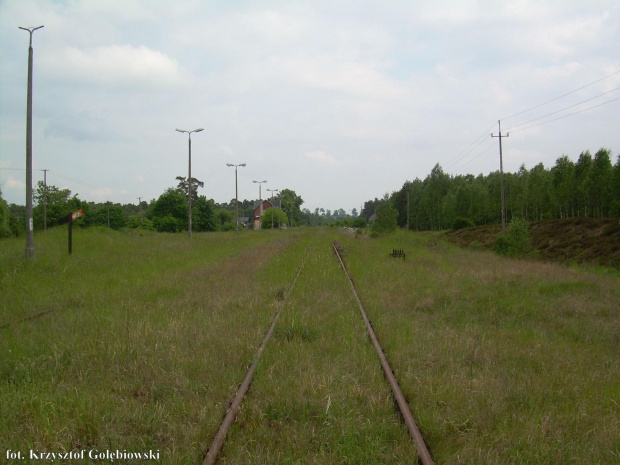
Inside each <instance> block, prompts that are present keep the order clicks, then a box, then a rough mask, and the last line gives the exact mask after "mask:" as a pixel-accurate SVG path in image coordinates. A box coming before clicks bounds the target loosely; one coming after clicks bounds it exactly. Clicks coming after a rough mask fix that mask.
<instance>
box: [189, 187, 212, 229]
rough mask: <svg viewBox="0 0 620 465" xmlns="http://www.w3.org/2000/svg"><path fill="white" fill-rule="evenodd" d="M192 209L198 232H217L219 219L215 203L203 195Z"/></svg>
mask: <svg viewBox="0 0 620 465" xmlns="http://www.w3.org/2000/svg"><path fill="white" fill-rule="evenodd" d="M192 207H193V211H192V213H193V214H194V217H195V222H196V223H195V224H196V231H198V232H206V231H215V230H216V228H217V218H216V216H215V205H214V204H213V201H211V200H207V198H206V197H205V196H204V195H201V196H200V197H198V199H197V200H196V202H195V203H194V204H193V205H192Z"/></svg>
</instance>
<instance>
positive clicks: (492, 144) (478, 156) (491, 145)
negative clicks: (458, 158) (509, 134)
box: [454, 134, 495, 169]
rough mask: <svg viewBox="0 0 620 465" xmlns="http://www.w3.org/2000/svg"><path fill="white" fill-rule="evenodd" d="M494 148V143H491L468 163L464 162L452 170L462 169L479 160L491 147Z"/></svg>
mask: <svg viewBox="0 0 620 465" xmlns="http://www.w3.org/2000/svg"><path fill="white" fill-rule="evenodd" d="M486 136H488V134H486ZM494 146H495V141H492V142H491V143H490V144H489V145H487V147H486V148H485V149H484V150H483V151H482V152H480V153H478V155H476V156H475V157H474V158H472V159H470V160H469V161H466V162H465V163H463V164H462V165H459V166H456V167H455V168H454V169H458V168H463V167H464V166H467V165H469V164H470V163H471V162H472V161H474V160H476V159H478V158H480V157H481V156H482V155H484V154H485V153H487V152H488V151H489V150H490V149H491V147H494Z"/></svg>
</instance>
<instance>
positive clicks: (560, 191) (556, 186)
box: [551, 155, 575, 218]
mask: <svg viewBox="0 0 620 465" xmlns="http://www.w3.org/2000/svg"><path fill="white" fill-rule="evenodd" d="M551 178H552V181H551V184H552V190H551V193H552V195H551V197H552V199H553V203H554V206H555V209H556V211H557V212H558V213H559V216H560V218H567V217H568V216H574V206H573V192H574V190H575V164H574V163H573V161H572V160H571V159H570V158H568V156H566V155H562V156H561V157H560V158H558V159H557V160H556V162H555V166H554V167H553V168H552V169H551Z"/></svg>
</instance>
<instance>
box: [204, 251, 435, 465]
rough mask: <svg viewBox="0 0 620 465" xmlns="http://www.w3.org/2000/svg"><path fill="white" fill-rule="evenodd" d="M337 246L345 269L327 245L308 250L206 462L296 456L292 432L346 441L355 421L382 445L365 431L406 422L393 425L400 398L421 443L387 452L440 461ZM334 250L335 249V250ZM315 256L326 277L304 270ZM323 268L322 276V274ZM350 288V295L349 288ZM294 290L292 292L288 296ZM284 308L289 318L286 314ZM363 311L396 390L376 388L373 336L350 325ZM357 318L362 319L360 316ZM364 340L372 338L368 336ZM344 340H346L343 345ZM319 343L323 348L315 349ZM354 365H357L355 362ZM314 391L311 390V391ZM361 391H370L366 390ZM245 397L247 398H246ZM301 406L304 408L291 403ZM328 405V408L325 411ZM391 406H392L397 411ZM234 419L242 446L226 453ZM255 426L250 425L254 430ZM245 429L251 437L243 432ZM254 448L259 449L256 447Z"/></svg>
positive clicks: (404, 458) (404, 459) (399, 458)
mask: <svg viewBox="0 0 620 465" xmlns="http://www.w3.org/2000/svg"><path fill="white" fill-rule="evenodd" d="M330 249H331V250H332V252H334V253H335V256H336V257H337V260H338V262H339V263H340V268H341V270H342V271H338V270H337V267H334V266H333V265H330V266H329V267H328V266H327V265H326V263H325V262H326V260H327V259H326V256H327V253H326V250H325V248H320V247H313V249H312V252H313V253H312V254H311V250H309V251H308V254H307V255H306V257H305V258H304V261H303V263H302V264H301V266H300V267H299V269H298V271H297V274H296V276H295V279H294V280H293V283H292V285H291V286H290V288H289V290H288V291H287V292H286V294H285V298H284V300H283V301H282V302H281V304H280V305H279V307H278V310H277V312H276V315H275V316H274V318H273V320H272V323H271V325H270V327H269V329H268V331H267V333H266V336H265V338H264V340H263V342H262V344H261V346H260V347H259V349H258V350H257V352H256V354H255V356H254V360H253V363H252V365H251V366H250V368H249V369H248V372H247V374H246V376H245V378H244V380H243V382H242V383H241V384H240V386H239V389H238V392H237V394H236V396H235V398H234V399H233V400H232V401H231V404H230V407H229V409H228V411H227V413H226V415H225V417H224V420H223V421H222V423H221V425H220V428H219V430H218V432H217V433H216V435H215V436H214V438H213V441H212V443H211V446H210V447H209V448H208V450H207V451H206V456H205V458H204V461H203V465H210V464H214V463H216V462H218V461H221V462H225V463H237V462H239V461H244V459H243V457H245V458H246V459H247V463H259V462H254V461H253V459H252V458H251V457H253V456H256V457H257V458H256V460H261V458H258V455H260V454H262V455H261V457H262V460H269V461H273V460H277V458H278V457H280V458H286V457H287V455H286V454H292V455H293V456H294V454H295V452H294V450H295V447H296V445H295V444H288V445H287V444H286V442H287V441H291V440H294V439H292V438H291V435H292V436H293V437H297V438H298V439H297V440H298V441H299V442H303V441H306V440H308V438H307V437H305V436H310V439H309V440H310V441H314V442H318V443H321V442H323V443H325V444H330V443H331V442H332V440H333V442H338V443H342V442H345V443H346V442H347V439H343V438H344V436H346V435H347V434H349V433H347V431H348V428H351V431H353V430H355V432H354V433H351V434H355V435H356V436H357V437H356V440H357V441H358V442H359V441H361V444H362V446H361V447H369V448H372V447H375V448H376V447H381V445H379V446H377V445H376V444H371V443H370V442H369V441H370V439H368V438H364V435H365V434H366V433H368V435H371V434H375V429H376V430H380V429H382V428H386V427H387V426H386V425H390V426H389V427H390V428H396V429H400V428H402V427H399V426H398V425H394V423H398V421H397V420H394V418H393V417H394V415H396V413H395V412H394V411H393V410H391V409H392V407H390V405H394V404H396V405H397V406H398V409H399V413H400V415H401V418H402V421H403V422H404V423H405V425H406V426H407V430H408V432H409V436H410V438H411V439H412V441H413V444H414V445H415V449H413V448H411V446H402V442H401V446H400V447H398V446H397V445H394V444H393V447H394V448H398V449H403V450H402V451H401V450H397V451H390V454H392V453H393V454H395V455H394V456H393V457H391V458H390V457H385V458H386V460H385V462H384V463H389V462H390V461H394V462H398V463H420V464H422V465H431V464H433V460H432V458H431V455H430V453H429V451H428V448H427V447H426V445H425V443H424V440H423V439H422V435H421V433H420V431H419V429H418V427H417V424H416V422H415V420H414V419H413V416H412V414H411V411H410V409H409V406H408V404H407V402H406V400H405V397H404V396H403V394H402V392H401V391H400V388H399V386H398V382H397V381H396V378H395V376H394V374H393V371H392V369H391V368H390V366H389V363H388V361H387V357H386V356H385V354H384V352H383V349H382V348H381V345H380V343H379V341H378V339H377V337H376V335H375V333H374V330H373V328H372V325H371V323H370V321H369V319H368V317H367V315H366V312H365V310H364V308H363V305H362V302H361V300H360V298H359V296H358V294H357V292H356V289H355V286H354V284H353V280H352V279H351V276H350V275H349V273H348V271H347V269H346V266H345V264H344V262H343V259H342V257H341V254H340V250H339V248H338V246H337V245H336V244H330ZM334 253H332V256H333V255H334ZM313 259H314V263H312V264H311V265H310V266H313V267H315V269H320V270H321V271H322V275H323V276H322V277H320V274H321V273H318V275H317V274H316V273H313V274H311V275H310V278H306V279H304V276H303V270H304V268H305V264H306V262H307V261H310V262H312V261H313ZM321 260H322V261H321ZM331 261H332V263H334V262H335V261H334V259H333V258H332V259H331ZM317 267H318V268H317ZM342 272H344V274H345V275H346V281H348V283H349V284H350V286H349V291H346V287H347V286H346V285H345V286H343V281H344V278H343V275H342ZM313 276H314V278H313ZM316 276H319V277H318V278H317V277H316ZM307 281H312V282H307ZM296 283H298V285H297V287H298V288H299V287H303V289H302V290H301V291H299V292H296V289H295V284H296ZM347 292H348V296H347V295H345V294H346V293H347ZM291 296H292V298H291V299H289V297H291ZM343 302H346V304H345V305H343ZM355 303H356V304H357V306H358V308H359V311H360V313H358V314H357V316H355V314H354V311H352V310H353V308H354V305H355ZM341 305H343V308H338V307H340V306H341ZM293 309H294V311H293ZM292 313H294V314H292ZM281 314H282V318H280V316H281ZM360 314H361V316H362V319H363V321H364V326H365V328H366V331H368V337H369V339H370V340H371V341H372V345H373V347H374V349H375V350H376V353H377V355H378V356H379V361H380V364H381V366H382V368H383V373H384V377H385V380H387V382H388V384H389V386H390V390H391V391H390V394H388V393H387V391H382V392H376V390H377V364H376V357H374V361H373V360H372V358H373V357H372V355H370V351H372V349H371V348H369V345H368V344H367V342H366V343H364V342H363V341H364V337H362V336H360V334H359V331H357V334H355V330H354V329H351V327H355V326H356V325H358V324H359V315H360ZM338 320H344V323H345V324H344V325H343V326H342V327H337V325H338V324H340V323H341V322H339V321H338ZM355 320H357V322H358V323H355V322H354V321H355ZM289 325H290V326H289ZM357 327H359V326H357ZM280 328H281V329H280ZM346 328H348V329H346ZM278 330H279V331H278ZM274 332H276V334H277V335H278V337H276V339H277V340H278V341H277V342H275V343H273V344H274V345H277V346H278V347H276V348H275V349H273V354H271V356H270V358H269V360H267V361H265V362H264V363H262V362H261V363H260V365H261V367H263V366H264V368H265V369H264V370H262V373H259V377H260V376H261V375H262V379H261V380H260V381H254V382H255V386H254V387H253V388H252V393H253V394H254V395H253V397H254V398H255V399H252V400H251V401H250V403H251V405H250V406H249V407H248V408H247V409H248V411H249V413H247V414H245V415H243V414H241V416H242V418H238V415H239V411H240V409H241V405H242V402H243V399H244V396H245V395H246V393H247V392H248V390H249V388H250V384H251V383H252V382H253V378H254V375H255V373H256V371H257V367H258V366H259V359H260V358H261V357H262V356H263V354H264V353H265V352H266V351H267V350H266V348H267V344H268V342H269V339H270V338H271V337H272V335H273V334H274ZM319 334H322V336H321V337H319V336H318V335H319ZM291 340H292V341H293V342H296V343H297V344H298V347H297V349H296V351H295V353H294V354H293V355H291V354H290V353H289V352H290V349H289V348H288V347H287V344H286V341H291ZM365 340H366V341H368V339H365ZM313 341H314V342H318V343H319V344H320V348H319V349H314V350H311V349H310V348H309V347H310V346H311V345H310V344H309V343H310V342H313ZM339 345H341V347H338V346H339ZM315 347H316V346H315ZM315 351H317V352H318V353H317V354H313V353H314V352H315ZM344 355H346V356H347V357H349V358H351V359H352V361H347V362H343V361H342V360H340V359H341V358H342V357H343V356H344ZM329 356H333V357H334V358H335V359H339V361H338V362H336V361H335V360H334V361H333V363H330V360H329ZM339 364H341V365H343V367H341V366H339ZM350 365H351V366H353V367H355V368H356V369H355V370H351V369H349V368H348V367H349V366H350ZM361 365H363V366H361ZM267 367H269V368H267ZM259 371H260V370H259ZM285 377H286V378H287V379H292V380H293V381H292V382H290V385H289V387H288V388H285V386H287V384H286V383H285V382H281V383H280V382H279V380H283V379H284V378H285ZM267 378H269V380H267ZM347 378H348V383H349V385H346V384H344V385H343V384H342V380H343V379H347ZM372 380H374V383H375V384H373V381H372ZM381 389H386V388H381ZM308 392H310V393H311V394H310V395H306V394H304V393H308ZM360 392H363V393H364V394H363V395H362V396H361V398H360ZM324 394H325V395H324ZM386 396H391V398H392V400H393V403H390V402H387V404H386V399H385V397H386ZM365 401H367V402H368V405H366V406H363V405H359V404H360V402H362V403H363V402H365ZM246 403H248V400H247V399H246ZM375 404H376V405H375ZM294 409H297V410H299V411H297V412H293V411H291V410H294ZM323 409H325V410H324V412H323ZM330 409H331V413H330ZM365 409H370V410H372V414H369V413H368V412H367V411H366V410H365ZM306 410H307V412H306ZM370 410H369V411H370ZM388 410H391V413H389V412H388ZM351 412H354V413H353V414H352V413H351ZM379 412H380V413H379ZM381 415H382V416H381ZM347 416H349V417H350V419H348V418H347ZM365 416H369V417H372V420H371V418H368V419H363V418H364V417H365ZM386 416H387V418H386ZM341 417H344V418H341ZM235 419H236V420H237V423H239V424H240V427H239V428H238V430H240V431H239V432H238V434H237V435H236V436H235V439H234V442H235V443H236V444H237V447H240V448H241V449H242V450H243V452H242V453H241V452H237V453H234V452H231V453H230V454H228V453H226V449H224V450H225V452H224V453H223V454H221V452H222V449H223V448H224V443H225V441H226V438H227V437H228V436H229V435H231V434H232V435H235V433H232V432H231V431H230V430H231V427H232V426H233V424H234V423H235ZM360 419H363V424H364V425H366V428H367V429H368V431H361V432H360V431H358V430H359V429H363V428H360V427H359V424H360ZM347 421H349V422H350V423H352V425H348V424H347ZM371 421H375V422H377V425H374V426H373V425H372V424H370V425H368V424H369V423H370V422H371ZM287 422H293V423H294V426H295V427H299V428H300V429H301V430H300V431H299V434H297V433H294V434H293V433H291V432H290V431H286V430H282V427H283V426H286V423H287ZM335 424H337V425H338V426H339V430H340V431H343V430H344V431H345V432H344V433H342V434H343V438H340V439H333V438H327V437H326V435H329V434H330V432H331V433H332V434H334V435H336V434H341V433H337V431H339V430H338V429H336V428H335V427H334V425H335ZM300 425H301V426H300ZM356 425H357V426H356ZM271 429H274V430H277V431H278V432H279V433H278V434H280V435H281V436H282V438H281V439H279V438H275V439H274V438H273V437H271V436H273V435H270V434H269V433H268V431H269V430H271ZM318 429H323V430H324V431H323V432H321V431H317V430H318ZM248 430H251V431H250V432H248ZM401 431H402V430H401ZM351 434H349V435H351ZM244 435H247V436H248V437H246V438H245V439H244ZM262 438H265V441H266V442H265V443H263V444H261V439H262ZM317 438H318V441H317ZM270 441H271V442H270ZM365 441H366V442H368V446H364V442H365ZM338 447H341V446H334V445H329V446H321V448H319V451H317V453H316V457H315V458H308V457H306V459H307V460H305V461H307V462H317V463H319V462H321V461H322V459H321V454H330V453H332V452H331V449H333V448H335V449H338ZM252 448H254V449H257V450H259V451H260V452H257V453H255V454H253V452H252V450H251V449H252ZM323 448H324V449H325V450H323ZM279 449H285V450H279ZM367 452H368V456H369V459H368V460H371V459H370V457H371V456H372V454H373V453H374V452H373V451H370V450H369V451H367ZM345 453H346V451H345ZM220 456H221V457H220ZM248 457H249V458H248ZM291 458H292V457H291ZM220 459H221V460H220ZM375 460H376V459H375Z"/></svg>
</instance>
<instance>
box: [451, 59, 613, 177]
mask: <svg viewBox="0 0 620 465" xmlns="http://www.w3.org/2000/svg"><path fill="white" fill-rule="evenodd" d="M619 73H620V70H618V71H615V72H613V73H611V74H608V75H607V76H604V77H602V78H600V79H597V80H595V81H592V82H590V83H588V84H585V85H583V86H581V87H579V88H577V89H574V90H572V91H570V92H566V93H565V94H562V95H560V96H558V97H555V98H553V99H550V100H547V101H545V102H543V103H540V104H538V105H535V106H533V107H530V108H527V109H525V110H522V111H519V112H517V113H513V114H511V115H508V116H505V117H504V118H501V119H500V121H503V120H507V119H509V118H513V117H515V116H519V115H522V114H524V113H527V112H529V111H532V110H535V109H537V108H540V107H543V106H545V105H547V104H549V103H552V102H555V101H557V100H560V99H562V98H564V97H567V96H568V95H571V94H574V93H576V92H578V91H580V90H583V89H585V88H587V87H589V86H592V85H594V84H596V83H598V82H601V81H603V80H605V79H608V78H610V77H612V76H615V75H617V74H619ZM618 89H620V87H616V88H614V89H612V90H609V91H607V92H604V93H602V94H599V95H597V96H595V97H591V98H589V99H586V100H582V101H581V102H579V103H576V104H574V105H570V106H568V107H565V108H562V109H560V110H557V111H554V112H551V113H547V114H546V115H543V116H540V117H538V118H534V119H531V120H528V121H525V122H523V123H519V124H516V125H513V126H512V127H510V128H508V129H507V130H506V132H513V133H514V132H519V131H524V130H526V129H530V128H533V127H536V126H540V125H543V124H547V123H551V122H553V121H558V120H560V119H563V118H568V117H570V116H573V115H576V114H579V113H583V112H584V111H587V110H591V109H593V108H597V107H600V106H603V105H606V104H608V103H612V102H614V101H616V100H619V99H620V97H618V98H615V99H612V100H608V101H606V102H603V103H600V104H597V105H592V106H590V107H588V108H584V109H581V110H578V111H575V112H572V113H569V114H567V115H563V116H560V117H558V118H553V119H551V120H547V121H542V122H540V123H537V124H532V125H530V126H526V127H520V126H524V125H527V124H529V123H533V122H535V121H539V120H541V119H543V118H547V117H549V116H552V115H556V114H558V113H561V112H563V111H566V110H569V109H571V108H574V107H577V106H579V105H582V104H584V103H587V102H590V101H592V100H595V99H597V98H600V97H602V96H604V95H607V94H609V93H611V92H615V91H617V90H618ZM494 126H495V124H493V125H492V126H491V127H490V128H489V129H488V130H487V131H485V134H484V135H482V136H480V137H479V138H477V139H476V140H475V141H474V142H472V143H471V144H469V145H468V146H467V147H465V149H463V150H461V151H460V152H459V153H458V154H457V155H456V156H454V157H453V158H452V159H450V161H449V162H448V164H447V166H451V165H456V166H454V169H458V168H462V167H463V166H466V165H468V164H469V163H471V162H472V161H474V160H476V159H478V158H480V157H481V156H482V155H483V154H485V153H486V152H487V151H488V150H489V149H490V148H491V147H492V146H493V145H495V143H491V144H489V145H488V146H487V147H486V148H485V149H484V150H482V152H479V153H477V154H476V155H475V156H474V157H472V158H469V160H467V161H465V162H464V163H460V164H459V162H462V161H463V160H464V159H465V158H466V157H468V156H469V155H471V153H472V152H474V150H475V149H476V148H478V147H479V146H480V145H482V143H483V142H484V139H483V137H485V136H487V135H488V132H489V130H490V129H492V128H493V127H494Z"/></svg>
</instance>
